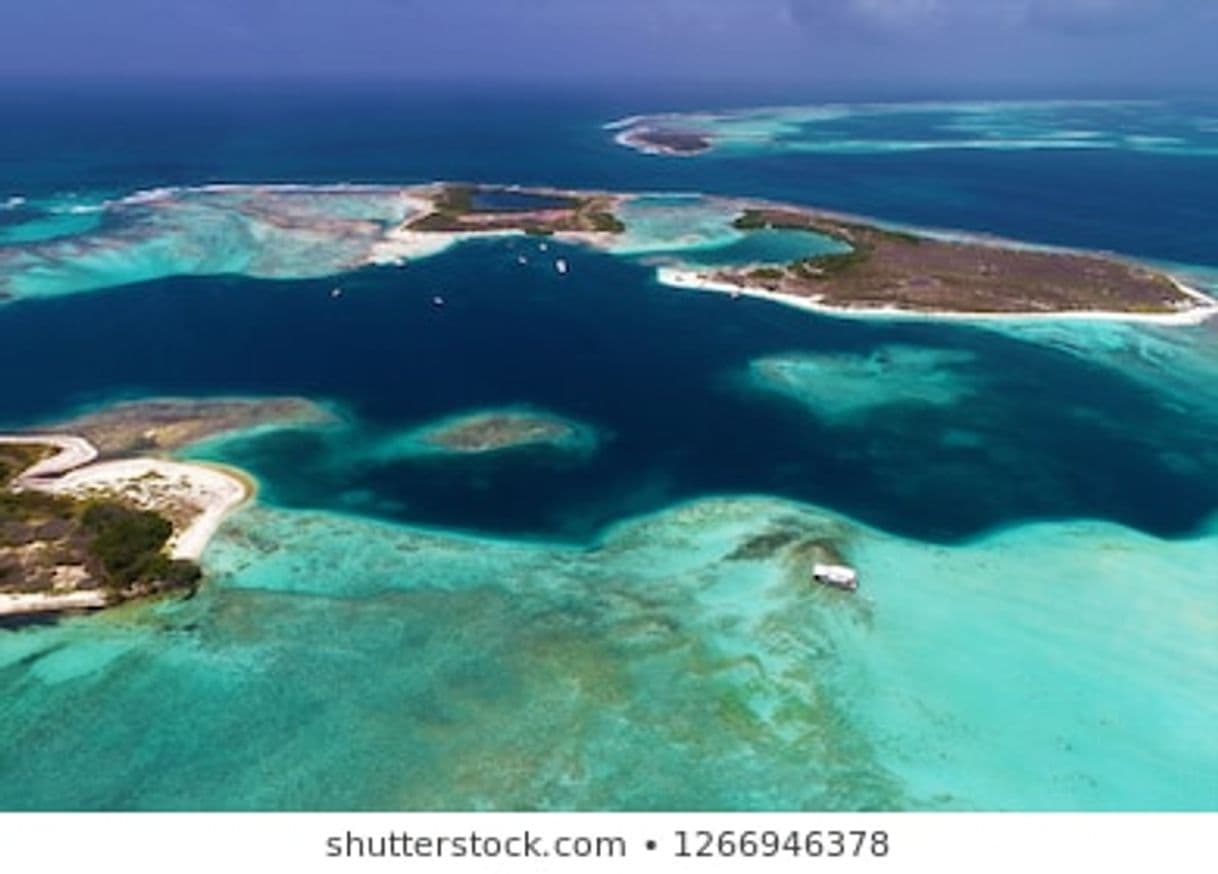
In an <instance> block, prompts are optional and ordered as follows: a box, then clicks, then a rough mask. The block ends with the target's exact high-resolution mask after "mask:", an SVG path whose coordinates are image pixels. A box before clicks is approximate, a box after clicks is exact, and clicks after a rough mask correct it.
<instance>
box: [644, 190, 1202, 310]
mask: <svg viewBox="0 0 1218 874" xmlns="http://www.w3.org/2000/svg"><path fill="white" fill-rule="evenodd" d="M733 224H734V227H735V228H736V229H738V230H740V231H744V232H748V231H754V230H761V229H767V230H774V229H786V230H793V231H806V232H811V233H816V234H820V235H823V236H825V237H829V238H831V239H833V240H836V241H838V242H840V243H843V244H845V246H847V247H849V248H848V251H844V252H840V253H832V254H822V255H815V256H812V257H809V258H805V259H801V260H797V261H794V262H791V263H787V264H751V265H740V266H730V267H718V268H714V269H683V268H662V269H661V271H660V278H661V280H662V281H664V282H666V283H668V284H671V285H676V286H680V287H690V288H703V289H707V290H715V291H726V292H729V293H733V294H739V293H751V294H755V295H758V296H761V297H768V298H771V299H776V300H781V301H783V302H787V303H794V304H797V305H803V306H806V307H807V308H810V309H819V310H824V311H829V312H838V313H847V314H850V313H853V314H868V313H873V314H880V315H900V314H912V315H930V316H953V315H957V316H1007V317H1019V316H1032V315H1047V316H1048V315H1051V316H1059V317H1060V316H1071V315H1073V316H1088V317H1105V318H1126V319H1145V320H1148V321H1166V322H1196V321H1200V320H1203V319H1205V318H1208V317H1210V316H1212V315H1214V314H1215V312H1216V311H1218V304H1216V303H1215V301H1214V300H1213V299H1211V298H1209V297H1208V296H1206V295H1204V294H1201V293H1200V292H1198V291H1196V290H1194V289H1191V288H1189V287H1187V286H1185V285H1184V284H1182V283H1181V282H1179V281H1178V280H1176V279H1174V278H1173V277H1171V276H1169V275H1168V274H1166V273H1164V272H1161V271H1158V270H1155V269H1152V268H1150V267H1146V266H1143V265H1140V264H1136V263H1133V262H1129V261H1124V260H1121V259H1118V258H1116V257H1109V256H1105V255H1099V254H1091V253H1083V252H1073V251H1058V250H1049V249H1040V248H1033V247H1028V246H1019V245H1015V244H1010V243H1006V242H1003V241H997V240H995V241H990V240H978V239H968V240H964V239H945V238H942V237H939V236H931V235H927V234H917V233H911V232H905V231H895V230H890V229H886V228H882V227H879V226H876V225H872V224H868V223H865V222H863V221H860V220H857V219H854V218H847V217H842V216H838V215H834V214H832V213H827V212H821V211H817V210H811V209H800V208H795V207H785V206H784V207H778V206H768V205H763V206H758V205H751V206H746V207H745V208H744V210H743V212H742V213H741V215H740V216H739V217H738V218H737V219H736V220H735V222H734V223H733Z"/></svg>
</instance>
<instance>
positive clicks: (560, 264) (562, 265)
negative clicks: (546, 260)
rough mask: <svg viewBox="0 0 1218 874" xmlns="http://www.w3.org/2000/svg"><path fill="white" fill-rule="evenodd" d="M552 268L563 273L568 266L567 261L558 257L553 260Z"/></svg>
mask: <svg viewBox="0 0 1218 874" xmlns="http://www.w3.org/2000/svg"><path fill="white" fill-rule="evenodd" d="M554 269H555V270H557V271H558V272H559V273H562V274H565V273H566V272H567V270H568V269H569V268H568V267H567V262H566V261H565V260H564V259H562V258H559V259H558V260H557V261H555V262H554Z"/></svg>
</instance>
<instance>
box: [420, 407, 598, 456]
mask: <svg viewBox="0 0 1218 874" xmlns="http://www.w3.org/2000/svg"><path fill="white" fill-rule="evenodd" d="M408 438H409V442H410V443H411V444H412V445H413V446H414V447H415V448H417V450H418V451H420V452H423V453H441V454H452V455H484V454H488V453H495V452H505V451H508V450H513V449H524V448H529V447H533V448H550V449H556V450H561V451H564V452H589V451H591V450H593V449H595V447H596V443H597V436H596V433H595V431H594V430H593V429H592V428H590V427H589V426H587V425H584V424H582V423H580V422H576V421H574V420H572V419H567V418H564V417H562V416H559V415H556V414H554V413H549V412H545V411H542V410H535V409H530V408H515V407H509V408H503V409H494V410H478V411H474V412H469V413H462V414H459V415H456V416H452V417H448V418H445V419H441V420H439V421H437V422H434V423H431V424H429V425H424V426H423V427H422V428H419V429H418V430H416V431H413V432H411V433H410V434H409V435H408Z"/></svg>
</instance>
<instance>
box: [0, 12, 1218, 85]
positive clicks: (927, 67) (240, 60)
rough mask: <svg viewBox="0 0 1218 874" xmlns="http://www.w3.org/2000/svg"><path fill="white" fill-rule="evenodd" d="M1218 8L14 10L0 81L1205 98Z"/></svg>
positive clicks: (2, 19) (1, 36)
mask: <svg viewBox="0 0 1218 874" xmlns="http://www.w3.org/2000/svg"><path fill="white" fill-rule="evenodd" d="M1215 45H1218V0H104V2H94V0H21V2H17V0H0V75H10V76H11V75H32V76H68V77H72V76H90V77H92V76H121V77H128V76H144V75H154V76H163V75H173V76H220V75H228V76H274V77H284V76H286V77H295V76H308V77H319V76H320V77H328V76H343V77H391V78H422V79H435V78H441V79H487V78H491V77H502V78H505V79H513V80H547V81H554V80H569V81H586V80H614V79H634V80H650V79H665V80H672V81H736V82H750V81H753V82H789V83H798V84H816V83H820V84H825V85H829V86H835V85H845V86H849V85H857V86H861V87H866V86H869V85H876V84H878V85H885V84H900V85H905V86H908V87H911V88H916V87H929V88H934V87H941V86H947V85H952V86H960V87H965V88H968V89H971V90H980V91H984V90H986V89H987V88H1009V87H1016V88H1018V87H1033V88H1054V87H1063V86H1065V87H1079V88H1086V87H1105V86H1139V87H1145V88H1148V89H1155V88H1159V87H1164V88H1178V87H1181V86H1183V87H1191V88H1193V89H1206V88H1212V87H1213V86H1212V85H1211V84H1210V83H1213V82H1218V52H1216V51H1215V49H1214V47H1215Z"/></svg>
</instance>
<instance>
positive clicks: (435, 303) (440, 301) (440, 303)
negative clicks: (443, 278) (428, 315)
mask: <svg viewBox="0 0 1218 874" xmlns="http://www.w3.org/2000/svg"><path fill="white" fill-rule="evenodd" d="M431 303H432V306H438V307H442V306H444V298H442V297H440V295H438V294H437V295H436V296H435V297H433V298H432V299H431Z"/></svg>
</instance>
